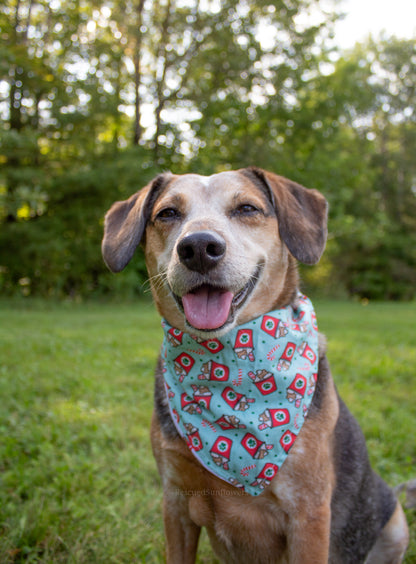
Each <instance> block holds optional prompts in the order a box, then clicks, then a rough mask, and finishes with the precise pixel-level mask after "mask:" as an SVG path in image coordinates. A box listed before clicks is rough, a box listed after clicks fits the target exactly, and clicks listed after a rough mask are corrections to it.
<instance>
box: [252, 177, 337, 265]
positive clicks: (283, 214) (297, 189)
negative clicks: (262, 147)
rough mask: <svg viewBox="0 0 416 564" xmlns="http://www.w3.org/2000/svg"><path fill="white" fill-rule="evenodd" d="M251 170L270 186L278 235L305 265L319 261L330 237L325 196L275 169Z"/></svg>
mask: <svg viewBox="0 0 416 564" xmlns="http://www.w3.org/2000/svg"><path fill="white" fill-rule="evenodd" d="M250 171H251V173H252V174H255V175H256V176H257V178H258V179H260V180H262V181H263V182H264V183H265V184H266V186H267V187H268V188H269V191H270V198H271V200H272V203H273V206H274V209H275V211H276V215H277V220H278V223H279V234H280V237H281V238H282V240H283V241H284V243H285V244H286V246H287V248H288V249H289V251H290V252H291V253H292V255H293V256H294V257H295V258H296V259H298V260H299V261H300V262H303V263H304V264H315V263H317V262H318V261H319V259H320V258H321V255H322V253H323V252H324V249H325V243H326V236H327V216H328V203H327V201H326V199H325V198H324V196H322V194H321V193H320V192H318V191H317V190H311V189H309V188H304V187H303V186H301V185H300V184H297V183H296V182H292V181H291V180H288V179H287V178H284V177H283V176H278V175H277V174H274V173H272V172H267V171H265V170H260V169H257V168H251V169H250Z"/></svg>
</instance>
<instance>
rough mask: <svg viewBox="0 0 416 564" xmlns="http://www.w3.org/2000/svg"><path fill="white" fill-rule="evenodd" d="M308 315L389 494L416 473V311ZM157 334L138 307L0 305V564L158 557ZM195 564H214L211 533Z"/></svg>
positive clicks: (150, 314)
mask: <svg viewBox="0 0 416 564" xmlns="http://www.w3.org/2000/svg"><path fill="white" fill-rule="evenodd" d="M315 307H316V311H317V315H318V321H319V325H320V330H321V331H322V332H324V333H325V334H326V335H327V337H328V341H329V345H328V356H329V359H330V361H331V364H332V370H333V373H334V377H335V381H336V382H337V385H338V387H339V390H340V392H341V395H342V396H343V398H344V399H345V401H346V402H347V404H348V405H349V407H350V409H351V410H352V411H353V413H354V414H355V415H356V416H357V418H358V420H359V421H360V423H361V426H362V428H363V430H364V433H365V435H366V437H367V441H368V446H369V450H370V456H371V460H372V463H373V465H374V467H375V468H376V469H377V471H378V472H379V473H380V474H381V475H382V476H383V478H384V479H385V480H387V482H389V483H390V484H391V485H392V486H395V485H397V484H400V483H401V482H404V481H406V480H409V479H411V478H416V466H415V462H416V441H415V426H416V401H415V400H416V378H415V372H416V370H415V369H416V304H415V303H413V304H390V303H389V304H373V303H370V304H369V305H367V306H363V305H361V304H358V303H347V302H325V301H322V302H320V301H317V302H316V303H315ZM160 340H161V329H160V322H159V319H158V316H157V315H156V313H155V311H154V308H153V306H152V305H151V304H150V302H146V301H139V302H137V303H136V304H133V303H131V304H123V305H116V304H104V305H100V304H87V305H74V304H61V305H51V304H48V303H46V302H27V303H26V304H23V305H22V304H20V303H14V304H13V303H12V304H7V303H6V302H4V301H3V302H1V303H0V397H1V403H0V431H1V439H0V563H2V564H7V563H9V562H10V563H11V562H45V563H58V562H65V563H88V564H89V563H95V562H97V563H121V562H123V563H130V562H146V563H161V562H163V526H162V519H161V499H162V496H161V488H160V482H159V477H158V475H157V472H156V466H155V463H154V461H153V458H152V454H151V449H150V442H149V426H150V417H151V412H152V395H153V376H152V373H153V366H154V363H155V360H156V357H157V354H158V349H159V344H160ZM407 517H408V521H409V524H410V526H411V535H412V544H411V546H410V549H409V551H408V555H407V558H406V560H405V562H407V563H414V562H416V512H415V510H409V511H407ZM198 562H200V563H207V564H208V563H210V564H211V563H214V562H216V560H215V559H214V558H213V557H212V555H211V551H210V548H209V544H208V542H207V540H206V537H205V536H203V538H202V542H201V547H200V551H199V560H198Z"/></svg>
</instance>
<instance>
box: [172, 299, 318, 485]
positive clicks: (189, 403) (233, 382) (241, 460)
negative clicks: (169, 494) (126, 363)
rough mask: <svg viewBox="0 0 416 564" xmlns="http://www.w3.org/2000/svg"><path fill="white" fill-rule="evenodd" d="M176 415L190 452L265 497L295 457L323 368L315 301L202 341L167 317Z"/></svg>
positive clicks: (224, 476)
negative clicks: (320, 367) (291, 453)
mask: <svg viewBox="0 0 416 564" xmlns="http://www.w3.org/2000/svg"><path fill="white" fill-rule="evenodd" d="M162 327H163V331H164V334H165V338H164V341H163V348H162V359H163V363H164V367H163V372H164V378H165V386H166V392H167V397H168V400H169V407H170V411H171V414H172V419H173V421H174V423H175V425H176V427H177V429H178V432H179V433H180V435H181V436H182V437H183V438H184V439H185V440H186V441H187V444H188V446H189V448H190V450H191V451H192V453H193V454H194V455H195V456H196V458H198V460H199V461H200V462H201V464H202V465H203V466H205V468H207V469H208V470H209V471H210V472H212V473H213V474H215V475H216V476H218V477H219V478H222V479H223V480H225V481H227V482H229V483H230V484H233V485H234V486H236V487H239V488H242V489H243V490H244V491H245V492H247V493H249V494H251V495H259V494H261V493H262V492H263V490H264V488H265V487H266V486H268V485H269V484H270V482H271V480H272V479H273V478H274V476H275V475H276V474H277V472H278V470H279V468H281V466H282V464H283V462H284V461H285V460H286V457H287V456H288V454H289V451H290V449H291V447H292V446H293V444H294V442H295V440H296V438H297V436H298V435H299V432H300V430H301V428H302V425H303V423H304V419H305V417H306V415H307V413H308V409H309V406H310V404H311V401H312V398H313V394H314V391H315V384H316V379H317V373H318V328H317V324H316V316H315V312H314V309H313V306H312V304H311V302H310V301H309V299H308V298H307V297H305V296H299V298H298V302H297V309H293V308H292V307H291V306H288V307H285V308H282V309H279V310H275V311H272V312H270V313H268V314H267V315H262V316H260V317H258V318H257V319H253V320H252V321H250V322H248V323H245V324H244V325H240V326H238V327H236V328H234V329H232V330H231V331H229V332H228V333H226V334H225V335H223V336H222V337H221V338H220V339H209V340H206V341H204V340H201V339H199V338H197V337H193V336H191V335H189V334H187V333H183V332H181V331H179V330H178V329H175V328H173V327H171V326H170V325H169V324H168V323H167V322H166V321H165V320H163V321H162Z"/></svg>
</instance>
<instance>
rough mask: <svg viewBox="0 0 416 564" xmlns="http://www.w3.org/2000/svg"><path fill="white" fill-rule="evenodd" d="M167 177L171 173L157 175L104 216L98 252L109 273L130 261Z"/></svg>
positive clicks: (120, 268)
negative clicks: (99, 250)
mask: <svg viewBox="0 0 416 564" xmlns="http://www.w3.org/2000/svg"><path fill="white" fill-rule="evenodd" d="M170 177H171V175H170V174H161V175H159V176H157V177H156V178H155V180H153V181H152V182H151V183H150V184H148V185H147V186H145V187H144V188H143V189H142V190H139V192H136V194H133V196H130V198H129V199H128V200H124V201H122V202H115V203H114V204H113V205H112V206H111V208H110V209H109V210H108V212H107V213H106V216H105V220H104V237H103V241H102V244H101V250H102V253H103V258H104V261H105V263H106V265H107V266H108V268H109V269H110V270H111V271H112V272H120V271H121V270H123V268H124V267H125V266H127V264H128V263H129V262H130V260H131V258H132V257H133V254H134V251H135V250H136V248H137V247H138V245H139V244H140V242H141V241H142V239H143V236H144V232H145V229H146V224H147V221H148V220H149V217H150V214H151V212H152V209H153V205H154V203H155V201H156V198H157V196H158V195H159V194H160V192H161V190H162V189H163V188H164V187H165V186H166V184H167V182H168V180H169V179H170Z"/></svg>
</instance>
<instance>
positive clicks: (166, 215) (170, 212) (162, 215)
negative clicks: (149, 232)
mask: <svg viewBox="0 0 416 564" xmlns="http://www.w3.org/2000/svg"><path fill="white" fill-rule="evenodd" d="M179 217H180V213H179V212H178V210H175V208H165V209H164V210H162V211H160V212H159V213H158V214H157V216H156V219H162V220H163V219H164V220H169V219H178V218H179Z"/></svg>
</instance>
